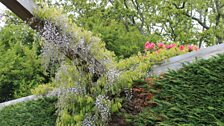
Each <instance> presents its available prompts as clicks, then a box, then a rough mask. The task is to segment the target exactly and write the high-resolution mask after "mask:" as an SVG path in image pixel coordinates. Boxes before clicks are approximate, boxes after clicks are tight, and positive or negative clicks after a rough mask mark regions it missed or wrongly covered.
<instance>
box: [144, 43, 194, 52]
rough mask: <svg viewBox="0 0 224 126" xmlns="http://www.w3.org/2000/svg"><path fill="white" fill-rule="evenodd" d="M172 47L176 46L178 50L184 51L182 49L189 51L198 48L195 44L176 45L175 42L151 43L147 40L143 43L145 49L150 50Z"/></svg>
mask: <svg viewBox="0 0 224 126" xmlns="http://www.w3.org/2000/svg"><path fill="white" fill-rule="evenodd" d="M174 47H177V48H179V50H181V51H184V50H188V52H191V51H194V50H198V47H197V46H195V45H188V46H184V45H180V46H177V45H176V44H173V43H171V44H167V45H166V44H164V43H162V42H159V43H157V44H155V43H153V42H149V41H147V42H146V43H145V50H146V51H152V50H156V49H165V48H166V49H171V48H174Z"/></svg>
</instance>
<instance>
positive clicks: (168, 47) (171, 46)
mask: <svg viewBox="0 0 224 126" xmlns="http://www.w3.org/2000/svg"><path fill="white" fill-rule="evenodd" d="M174 46H176V44H169V45H166V48H167V49H171V48H173V47H174Z"/></svg>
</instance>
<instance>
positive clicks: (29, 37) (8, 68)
mask: <svg viewBox="0 0 224 126" xmlns="http://www.w3.org/2000/svg"><path fill="white" fill-rule="evenodd" d="M39 42H40V40H39V39H38V36H37V35H36V33H35V32H34V31H33V30H31V29H30V28H28V26H26V25H25V26H24V24H22V25H7V26H5V27H4V28H3V29H1V31H0V75H1V76H0V102H2V101H7V100H10V99H13V98H18V97H23V96H27V95H29V94H31V92H30V89H31V88H33V87H35V86H36V85H37V84H39V83H42V82H44V80H45V78H44V77H45V76H44V75H43V74H42V70H41V64H40V59H39V56H38V55H39V54H40V49H39V48H40V46H39Z"/></svg>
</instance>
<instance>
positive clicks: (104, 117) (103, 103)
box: [95, 95, 111, 123]
mask: <svg viewBox="0 0 224 126" xmlns="http://www.w3.org/2000/svg"><path fill="white" fill-rule="evenodd" d="M110 105H111V101H110V100H109V99H108V97H106V96H104V95H99V96H98V97H97V98H96V102H95V106H96V108H97V110H98V111H99V113H100V116H101V121H102V122H104V123H106V122H108V120H109V118H110Z"/></svg>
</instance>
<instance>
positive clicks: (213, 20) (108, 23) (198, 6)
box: [45, 0, 224, 55]
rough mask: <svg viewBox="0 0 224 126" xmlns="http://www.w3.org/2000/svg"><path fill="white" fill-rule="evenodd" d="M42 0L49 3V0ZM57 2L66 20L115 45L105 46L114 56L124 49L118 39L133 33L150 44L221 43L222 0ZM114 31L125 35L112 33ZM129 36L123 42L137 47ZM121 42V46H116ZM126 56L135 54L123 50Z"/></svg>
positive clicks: (223, 3)
mask: <svg viewBox="0 0 224 126" xmlns="http://www.w3.org/2000/svg"><path fill="white" fill-rule="evenodd" d="M45 1H48V2H49V3H50V1H49V0H45ZM57 3H58V4H60V5H62V6H63V7H64V9H65V11H66V12H67V13H69V12H70V13H69V16H70V18H71V19H72V20H74V22H76V23H77V25H78V26H81V27H84V28H85V29H87V30H90V31H93V33H94V34H102V38H103V40H104V41H105V42H106V44H110V43H113V44H112V45H119V46H116V48H112V47H111V46H107V47H108V48H110V49H111V50H113V51H115V53H116V54H121V53H123V52H124V49H123V48H121V47H120V46H122V45H127V43H124V41H122V36H123V37H124V38H127V37H128V36H129V35H130V34H134V33H137V31H138V34H136V36H141V35H143V36H146V37H147V39H149V40H151V39H155V38H156V40H154V41H153V42H155V41H159V40H168V41H175V42H180V43H181V44H195V45H196V44H198V45H199V46H201V45H202V44H206V45H214V44H217V43H222V42H223V24H224V23H223V17H224V9H223V7H224V6H223V5H224V1H223V0H207V1H205V0H194V1H186V0H123V1H121V0H109V1H108V0H101V1H89V0H68V1H66V2H62V0H58V2H57ZM55 6H56V5H55ZM113 22H115V25H114V23H113ZM121 25H122V26H121ZM101 27H103V30H102V28H101ZM116 29H119V31H121V33H125V32H126V33H125V34H116V32H115V30H116ZM104 30H105V31H104ZM108 30H109V31H110V32H107V31H108ZM139 33H140V34H141V35H140V34H139ZM128 34H129V35H128ZM110 36H113V40H114V41H111V37H110ZM126 36H127V37H126ZM129 37H130V39H126V40H128V41H129V42H131V43H134V44H133V48H135V46H138V45H140V43H141V41H134V38H135V37H132V36H129ZM142 39H145V37H142ZM121 41H122V44H120V43H117V42H121ZM124 48H125V47H124ZM130 48H131V47H130ZM138 51H139V50H138ZM129 53H136V52H132V51H131V50H128V49H127V54H129ZM123 55H124V54H123Z"/></svg>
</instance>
